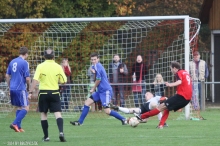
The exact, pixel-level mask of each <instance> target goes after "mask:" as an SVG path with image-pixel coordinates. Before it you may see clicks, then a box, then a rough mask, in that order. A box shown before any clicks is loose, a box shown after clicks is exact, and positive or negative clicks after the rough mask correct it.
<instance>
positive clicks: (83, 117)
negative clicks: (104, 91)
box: [78, 105, 89, 124]
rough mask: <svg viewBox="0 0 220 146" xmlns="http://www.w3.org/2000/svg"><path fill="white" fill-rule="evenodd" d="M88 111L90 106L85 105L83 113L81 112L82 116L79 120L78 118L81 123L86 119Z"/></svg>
mask: <svg viewBox="0 0 220 146" xmlns="http://www.w3.org/2000/svg"><path fill="white" fill-rule="evenodd" d="M88 112H89V106H87V105H84V107H83V111H82V114H81V116H80V118H79V120H78V121H79V123H80V124H82V123H83V121H84V119H85V118H86V116H87V114H88Z"/></svg>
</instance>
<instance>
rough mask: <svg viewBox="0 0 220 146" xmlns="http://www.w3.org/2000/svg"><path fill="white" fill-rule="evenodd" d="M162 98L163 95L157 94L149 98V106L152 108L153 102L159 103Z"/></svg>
mask: <svg viewBox="0 0 220 146" xmlns="http://www.w3.org/2000/svg"><path fill="white" fill-rule="evenodd" d="M160 98H161V96H155V97H153V98H151V99H149V100H148V101H147V102H146V103H149V104H148V106H149V107H148V108H149V109H150V110H151V104H153V103H155V104H159V101H160Z"/></svg>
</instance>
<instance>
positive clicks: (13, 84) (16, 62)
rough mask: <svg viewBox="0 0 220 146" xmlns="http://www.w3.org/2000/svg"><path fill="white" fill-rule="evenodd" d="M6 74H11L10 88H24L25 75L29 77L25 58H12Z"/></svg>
mask: <svg viewBox="0 0 220 146" xmlns="http://www.w3.org/2000/svg"><path fill="white" fill-rule="evenodd" d="M7 74H8V75H11V79H10V90H26V77H30V73H29V65H28V62H27V61H26V60H24V59H23V58H21V57H17V58H15V59H13V60H12V61H11V62H10V63H9V65H8V69H7Z"/></svg>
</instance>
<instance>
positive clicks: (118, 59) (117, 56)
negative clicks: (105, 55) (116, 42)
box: [113, 54, 120, 63]
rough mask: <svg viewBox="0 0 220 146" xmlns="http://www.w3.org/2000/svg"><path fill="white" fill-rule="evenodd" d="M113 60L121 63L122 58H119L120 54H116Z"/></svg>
mask: <svg viewBox="0 0 220 146" xmlns="http://www.w3.org/2000/svg"><path fill="white" fill-rule="evenodd" d="M113 60H114V62H116V63H117V62H119V61H120V57H119V55H118V54H115V55H114V56H113Z"/></svg>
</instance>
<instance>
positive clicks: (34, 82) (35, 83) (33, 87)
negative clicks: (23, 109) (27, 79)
mask: <svg viewBox="0 0 220 146" xmlns="http://www.w3.org/2000/svg"><path fill="white" fill-rule="evenodd" d="M38 83H39V82H38V81H37V80H35V79H33V80H32V84H31V88H30V89H29V94H33V91H34V89H35V87H36V86H37V84H38Z"/></svg>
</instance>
